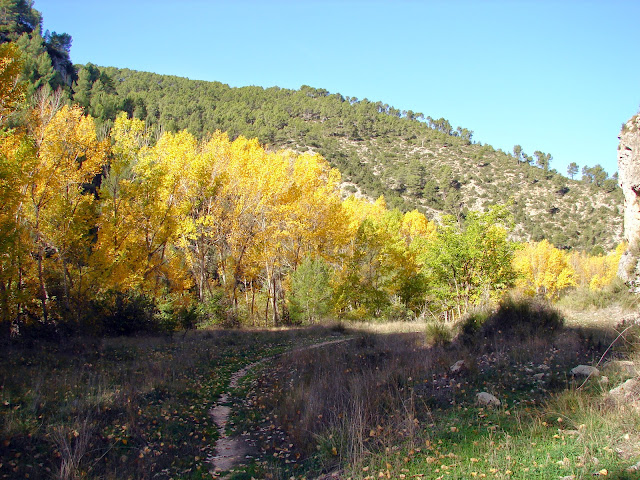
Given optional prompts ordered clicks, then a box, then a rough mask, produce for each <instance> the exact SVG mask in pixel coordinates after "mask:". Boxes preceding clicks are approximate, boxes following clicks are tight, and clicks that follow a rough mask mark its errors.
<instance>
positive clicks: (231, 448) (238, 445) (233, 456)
mask: <svg viewBox="0 0 640 480" xmlns="http://www.w3.org/2000/svg"><path fill="white" fill-rule="evenodd" d="M348 340H352V338H340V339H337V340H328V341H326V342H321V343H315V344H312V345H308V346H305V347H300V348H296V349H294V350H289V351H288V352H285V353H283V354H281V355H288V354H291V353H294V352H300V351H303V350H311V349H313V348H320V347H324V346H326V345H333V344H336V343H342V342H346V341H348ZM281 355H274V356H271V357H265V358H263V359H262V360H259V361H257V362H254V363H251V364H249V365H246V366H245V367H243V368H241V369H240V370H238V371H236V372H234V373H233V374H232V375H231V379H230V381H229V386H228V387H227V391H226V392H224V393H223V394H222V395H220V398H219V399H218V402H217V403H216V406H215V407H213V408H212V409H211V410H210V411H209V415H211V417H212V418H213V420H214V422H215V423H216V426H217V427H218V433H219V434H220V436H219V437H218V440H217V441H216V444H215V446H214V450H213V451H214V453H215V454H214V455H213V456H211V457H210V458H208V461H209V463H210V464H211V466H212V467H213V468H212V470H211V471H210V472H211V474H212V475H213V476H214V477H219V476H220V474H221V473H222V472H228V471H229V470H231V469H232V468H233V467H235V466H236V465H239V464H240V463H242V461H243V460H245V459H246V458H247V455H248V454H250V453H251V451H252V448H251V445H249V443H248V441H247V439H246V438H244V437H237V436H234V437H231V436H229V435H228V434H227V432H226V429H227V424H228V423H229V416H230V415H231V407H230V406H228V405H227V403H228V402H229V397H230V395H231V391H232V390H234V389H236V388H238V386H239V383H240V380H242V378H244V376H245V375H247V373H249V371H250V370H252V369H253V368H255V367H257V366H258V365H260V364H262V363H264V362H267V361H270V360H273V359H275V358H276V357H278V356H281Z"/></svg>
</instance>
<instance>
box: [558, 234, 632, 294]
mask: <svg viewBox="0 0 640 480" xmlns="http://www.w3.org/2000/svg"><path fill="white" fill-rule="evenodd" d="M625 249H626V244H624V243H621V244H620V245H618V246H617V247H616V248H615V250H613V251H611V252H609V253H608V254H606V255H595V256H593V255H589V254H586V253H584V252H574V253H572V254H571V256H570V260H569V262H570V264H571V266H572V267H573V269H574V271H575V272H576V283H577V285H578V286H579V287H581V288H589V289H590V290H602V289H603V288H604V287H606V286H607V285H610V284H611V282H612V281H613V280H614V279H615V278H616V275H617V273H618V264H619V263H620V257H622V254H623V253H624V251H625Z"/></svg>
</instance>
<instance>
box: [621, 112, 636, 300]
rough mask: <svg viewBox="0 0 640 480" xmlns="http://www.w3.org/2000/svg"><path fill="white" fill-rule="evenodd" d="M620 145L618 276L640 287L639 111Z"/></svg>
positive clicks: (626, 125) (626, 130) (626, 124)
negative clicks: (622, 247) (622, 248)
mask: <svg viewBox="0 0 640 480" xmlns="http://www.w3.org/2000/svg"><path fill="white" fill-rule="evenodd" d="M618 138H619V139H620V145H618V178H619V180H620V186H621V187H622V192H623V193H624V239H625V240H626V241H627V242H628V244H629V248H628V250H627V251H626V252H625V253H624V255H622V258H621V260H620V265H619V267H618V276H619V277H620V278H622V279H623V280H624V281H626V282H628V283H629V284H630V285H631V287H632V288H633V289H635V290H636V291H640V262H639V261H638V258H639V256H640V255H639V254H640V114H638V115H635V116H634V117H632V118H631V119H630V120H629V121H628V122H627V123H625V124H624V125H623V126H622V131H621V132H620V136H619V137H618Z"/></svg>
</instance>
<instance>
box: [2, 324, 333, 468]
mask: <svg viewBox="0 0 640 480" xmlns="http://www.w3.org/2000/svg"><path fill="white" fill-rule="evenodd" d="M334 335H341V333H340V328H335V327H328V328H320V327H317V328H299V329H288V330H281V331H271V330H230V331H228V330H206V331H192V332H189V333H188V334H187V335H186V336H184V337H183V336H180V335H179V336H175V337H173V338H171V337H166V336H141V337H122V338H110V339H95V338H66V339H62V340H61V341H57V342H52V341H49V342H47V341H43V340H35V341H34V340H33V339H30V340H29V342H25V343H15V342H14V343H10V342H5V343H4V344H3V345H2V348H0V422H1V423H0V425H1V428H0V478H25V477H26V476H28V477H29V478H84V477H89V478H141V479H143V478H171V477H173V478H211V475H210V474H209V472H208V469H209V464H208V463H207V456H209V455H211V453H212V452H211V448H212V445H213V444H214V443H215V438H216V436H217V435H218V434H217V431H216V428H215V425H214V424H213V421H212V420H211V418H210V416H209V410H210V408H211V407H212V406H213V405H214V404H215V402H216V400H217V398H218V396H219V395H220V393H221V392H222V391H224V390H225V389H226V388H227V384H228V381H229V377H230V375H231V373H232V372H234V371H236V370H238V369H240V368H241V367H242V366H244V365H246V364H249V363H251V362H254V361H256V360H259V359H261V358H263V357H265V356H272V355H275V354H278V353H281V352H282V351H284V350H287V349H291V348H293V347H294V346H297V345H301V344H306V343H313V342H316V341H319V340H320V339H326V338H327V337H332V336H334Z"/></svg>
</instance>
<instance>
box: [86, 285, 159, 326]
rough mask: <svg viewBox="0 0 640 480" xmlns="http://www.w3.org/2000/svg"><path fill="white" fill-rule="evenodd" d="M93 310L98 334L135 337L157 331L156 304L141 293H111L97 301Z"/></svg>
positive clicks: (92, 313)
mask: <svg viewBox="0 0 640 480" xmlns="http://www.w3.org/2000/svg"><path fill="white" fill-rule="evenodd" d="M91 310H92V311H91V313H90V315H92V316H94V317H95V319H94V322H93V324H94V325H95V330H96V332H95V333H97V334H101V335H107V336H117V335H133V334H135V333H140V332H152V331H155V330H157V325H156V323H155V317H156V314H157V312H158V309H157V307H156V304H155V302H154V301H153V299H152V298H150V297H148V296H146V295H144V294H141V293H137V292H128V293H122V292H109V293H107V294H106V295H105V296H104V297H103V298H102V299H100V300H97V301H95V302H94V305H93V308H92V309H91Z"/></svg>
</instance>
